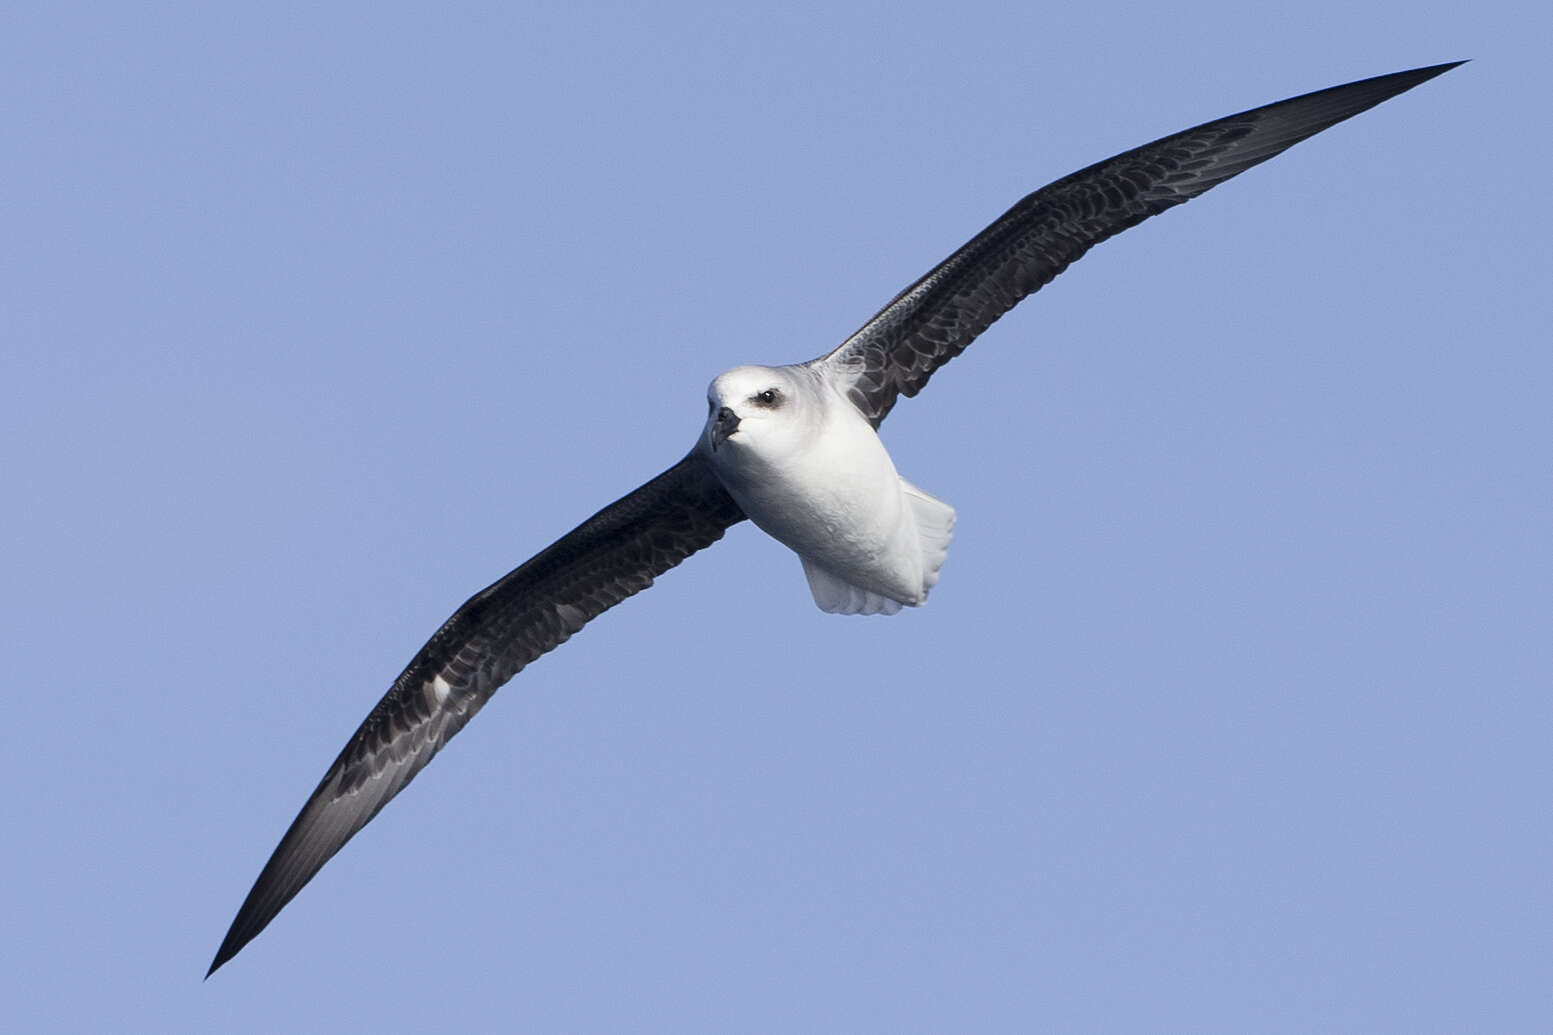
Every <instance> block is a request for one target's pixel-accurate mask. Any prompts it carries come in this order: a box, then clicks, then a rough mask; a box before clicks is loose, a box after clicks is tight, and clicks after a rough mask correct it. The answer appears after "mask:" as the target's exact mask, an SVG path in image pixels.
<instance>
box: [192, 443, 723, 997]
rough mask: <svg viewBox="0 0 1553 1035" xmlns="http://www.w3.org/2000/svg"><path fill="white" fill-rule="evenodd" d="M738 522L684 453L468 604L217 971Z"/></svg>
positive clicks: (411, 671)
mask: <svg viewBox="0 0 1553 1035" xmlns="http://www.w3.org/2000/svg"><path fill="white" fill-rule="evenodd" d="M743 518H744V515H743V513H742V512H740V510H739V507H738V505H737V504H736V503H734V501H733V499H732V498H731V497H730V496H729V495H728V493H727V491H726V490H724V489H723V487H722V485H721V483H719V482H718V481H717V479H716V477H715V476H714V475H713V474H712V472H711V469H710V468H709V467H708V465H707V463H706V461H705V460H703V459H702V458H701V457H700V456H699V455H698V454H697V453H694V452H692V453H691V454H690V455H689V456H687V457H686V458H685V459H684V460H682V461H680V462H679V463H678V464H676V465H675V466H674V467H672V468H670V469H669V470H668V471H665V472H664V473H663V474H661V475H659V476H658V477H657V478H654V479H653V480H652V481H650V482H648V483H647V484H646V485H643V486H642V487H641V488H639V489H637V490H636V491H635V492H633V493H631V494H630V495H628V496H626V497H624V498H623V499H621V500H619V501H617V502H615V503H613V504H611V505H610V506H608V507H605V508H604V509H603V510H601V511H599V512H598V513H597V514H595V515H594V516H593V517H591V518H589V519H588V520H587V521H585V522H583V524H581V525H579V526H578V527H577V528H576V529H574V530H573V531H572V532H570V533H569V534H568V535H566V536H565V537H563V538H562V539H560V540H559V541H558V542H556V543H555V544H554V545H552V546H550V547H549V548H548V549H546V550H545V551H544V552H543V553H541V554H539V555H538V556H536V557H534V558H533V559H532V560H530V561H528V562H527V563H525V564H524V565H523V566H522V567H520V568H518V569H516V570H515V571H513V572H511V573H510V574H508V575H507V576H505V577H504V578H502V579H501V580H499V581H498V582H496V583H494V584H493V585H491V586H489V587H487V588H486V589H483V590H481V591H480V592H479V593H476V594H475V595H474V596H473V597H471V598H470V599H469V600H468V601H467V602H466V603H465V604H464V606H462V607H460V608H459V609H458V610H457V611H456V612H455V613H454V614H453V617H451V618H449V619H448V620H447V622H446V623H445V624H444V625H443V626H442V628H441V629H438V630H437V633H436V635H435V636H433V637H432V638H431V640H430V641H429V642H428V643H427V644H426V646H424V647H422V648H421V650H420V653H418V654H417V655H416V656H415V659H414V660H413V661H411V662H410V664H409V667H407V668H406V669H405V670H404V672H403V673H401V674H400V676H399V678H398V679H396V680H394V685H393V687H392V688H391V689H390V690H389V691H388V693H386V694H384V695H383V699H382V700H381V701H379V702H378V704H377V707H375V708H373V709H372V713H371V714H370V715H368V716H367V718H366V721H364V722H363V723H362V724H361V727H360V728H359V729H358V730H356V733H355V734H354V735H353V736H352V737H351V738H350V742H349V743H348V744H346V745H345V750H344V751H342V752H340V757H339V758H337V759H335V761H334V764H333V765H332V766H330V767H329V771H328V773H327V774H325V776H324V778H323V781H322V782H321V783H320V784H319V785H318V789H317V790H315V791H314V792H313V796H312V797H311V798H309V799H308V802H307V804H306V805H305V806H303V808H302V811H301V813H300V814H299V815H298V816H297V818H296V820H295V822H293V823H292V824H291V829H290V830H288V831H287V832H286V836H285V837H284V838H282V839H281V842H280V845H279V846H278V847H277V848H276V849H275V852H274V854H273V855H272V856H270V861H269V862H268V863H267V864H266V865H265V867H264V870H263V871H262V872H261V873H260V874H259V879H258V880H257V881H256V882H255V883H254V886H253V890H252V891H250V892H249V893H248V898H247V899H246V900H245V901H244V902H243V906H242V909H240V910H239V911H238V914H237V918H236V919H235V920H234V921H232V927H231V930H229V931H228V932H227V936H226V940H225V941H223V942H222V944H221V948H220V950H219V951H218V952H217V953H216V958H215V961H214V962H213V963H212V964H211V966H210V970H211V972H214V971H215V969H216V968H217V967H219V966H221V964H223V963H225V962H226V961H227V960H229V959H231V958H232V957H233V956H234V955H236V954H237V952H238V950H239V949H241V948H242V947H243V946H244V945H246V944H247V943H248V942H249V940H251V939H252V938H253V937H254V936H255V935H257V934H258V933H259V932H260V931H262V930H263V929H264V927H265V925H267V924H268V923H269V922H270V921H271V920H272V919H274V917H275V915H276V914H277V913H279V912H280V910H281V908H282V907H283V906H285V904H286V903H287V902H289V901H291V898H292V896H294V895H295V894H296V893H297V892H298V891H300V890H301V889H302V886H303V885H305V884H306V883H307V882H308V881H309V880H311V879H312V878H313V875H314V874H316V873H317V872H318V870H319V868H320V867H322V866H323V864H324V863H325V862H327V861H328V860H329V859H330V857H332V856H333V855H334V853H336V852H338V851H339V850H340V848H341V846H343V845H344V844H345V842H346V841H349V840H350V839H351V837H352V836H353V835H355V833H356V832H357V831H358V830H360V829H361V828H362V827H364V826H366V824H367V823H368V821H370V820H371V819H372V817H373V816H375V815H377V813H378V810H379V809H381V808H382V807H383V806H384V805H386V804H387V803H388V802H389V800H390V799H391V798H393V796H394V795H396V794H398V793H399V792H400V791H401V790H402V789H403V788H404V786H405V784H407V783H409V782H410V780H412V779H413V778H414V777H415V774H416V773H418V772H420V771H421V769H423V768H424V767H425V765H426V763H427V762H429V761H431V759H432V756H433V755H435V754H436V753H437V752H438V751H439V750H441V749H442V746H443V745H444V744H446V743H447V742H448V740H449V739H451V738H452V736H453V734H455V733H457V732H458V731H459V730H461V729H463V728H464V724H465V723H467V722H468V721H469V720H470V719H471V718H473V717H474V715H475V713H476V712H478V711H479V710H480V709H481V707H483V706H484V704H485V702H486V701H488V700H490V699H491V695H492V694H494V693H495V692H496V691H497V689H498V688H499V687H501V685H502V684H503V683H505V682H507V680H509V679H511V678H512V677H513V676H514V675H516V674H517V673H518V671H519V670H521V669H522V668H523V667H524V666H525V665H527V664H528V663H529V662H531V661H533V660H534V659H535V658H537V657H539V656H540V655H541V654H544V653H546V652H547V651H550V650H553V649H554V648H555V647H556V646H558V645H559V644H561V643H563V642H565V641H566V639H567V638H568V637H570V636H571V635H572V633H574V632H576V631H577V630H578V629H581V628H582V627H583V625H584V624H585V623H587V622H588V621H589V620H590V619H592V618H595V617H597V616H598V615H600V614H602V613H603V612H604V611H606V610H608V609H609V608H611V607H613V606H614V605H616V604H618V603H620V601H622V600H624V599H625V598H626V597H628V596H631V595H632V594H633V593H637V592H640V591H641V590H644V589H646V588H647V587H648V586H650V585H652V581H653V579H654V577H656V576H658V575H661V574H662V573H663V572H665V571H668V570H669V569H670V568H672V567H674V566H675V565H676V564H678V563H679V562H680V561H682V560H684V559H685V558H686V557H689V556H690V555H691V554H693V553H695V552H696V551H697V550H700V549H702V548H703V547H706V546H710V545H711V544H712V543H714V542H716V541H717V540H718V539H720V538H722V535H723V532H724V531H725V530H726V529H727V528H728V527H729V526H731V525H733V524H735V523H737V522H739V521H741V520H743Z"/></svg>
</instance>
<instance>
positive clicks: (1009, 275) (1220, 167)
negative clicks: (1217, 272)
mask: <svg viewBox="0 0 1553 1035" xmlns="http://www.w3.org/2000/svg"><path fill="white" fill-rule="evenodd" d="M1463 63H1464V62H1461V61H1454V62H1450V63H1448V64H1441V65H1432V66H1430V67H1427V68H1417V69H1413V70H1411V71H1406V72H1395V73H1392V74H1390V75H1382V76H1376V77H1374V78H1372V79H1363V80H1360V81H1358V82H1353V83H1348V84H1346V85H1344V86H1334V87H1331V88H1329V89H1325V90H1318V91H1316V92H1314V93H1308V94H1303V95H1301V96H1299V97H1292V98H1290V99H1288V100H1284V101H1279V102H1277V103H1275V104H1269V105H1265V106H1264V107H1260V108H1253V109H1251V110H1249V111H1244V112H1241V113H1239V114H1237V115H1230V116H1227V117H1226V118H1222V119H1218V120H1215V121H1213V122H1206V123H1204V124H1202V125H1200V126H1195V127H1193V128H1192V129H1188V130H1183V131H1182V132H1180V133H1175V134H1172V135H1170V136H1167V137H1162V138H1160V139H1159V140H1156V141H1154V142H1153V143H1150V144H1144V145H1143V146H1142V147H1138V148H1134V149H1133V150H1131V151H1126V152H1124V153H1122V154H1119V155H1116V156H1115V157H1113V158H1108V159H1106V160H1105V161H1103V162H1097V163H1096V164H1094V165H1091V166H1089V167H1087V168H1085V169H1081V170H1079V171H1078V172H1076V173H1073V174H1071V175H1069V176H1065V177H1063V178H1062V179H1060V180H1057V181H1056V182H1055V183H1051V184H1049V185H1047V186H1045V187H1042V188H1041V189H1040V190H1038V191H1036V192H1035V193H1033V194H1030V195H1028V196H1027V197H1025V198H1024V199H1022V200H1021V201H1020V202H1019V203H1018V204H1016V205H1015V206H1014V207H1013V208H1011V209H1009V210H1008V211H1007V212H1005V213H1004V214H1003V215H1002V216H1001V217H999V218H998V219H997V220H996V221H995V222H993V223H992V225H991V226H989V227H987V228H986V229H985V230H983V231H982V232H981V233H979V234H977V235H976V236H975V237H973V238H972V239H971V240H970V241H969V242H968V243H967V244H966V245H965V246H964V247H962V248H961V249H960V250H959V251H957V252H955V253H954V254H953V255H951V256H949V258H947V259H945V260H944V261H943V262H941V263H939V264H938V265H937V266H935V267H934V268H933V269H932V270H931V271H929V272H928V273H927V274H926V275H925V276H924V277H922V278H921V279H920V280H918V281H917V282H916V283H915V284H912V285H911V286H910V287H908V288H906V290H904V291H902V292H901V293H900V294H899V295H896V296H895V298H894V299H893V300H891V302H890V303H889V304H888V305H886V306H885V307H884V308H883V309H881V310H880V311H879V312H878V313H877V314H876V315H875V316H874V317H873V318H872V319H870V320H869V321H868V322H867V323H865V324H864V325H863V326H862V327H861V328H859V329H858V331H857V332H856V333H855V334H853V335H852V336H851V337H850V338H848V339H847V340H846V341H845V342H843V343H842V344H841V345H840V346H839V347H838V348H836V349H835V350H834V351H833V352H831V353H829V354H828V355H825V356H822V357H820V358H819V359H816V360H812V361H811V363H810V364H809V365H811V366H817V367H821V368H823V369H824V371H825V373H826V374H827V375H828V376H830V377H833V378H835V379H836V381H837V383H839V384H842V385H845V386H846V388H847V394H848V397H849V398H850V399H851V400H852V402H853V404H854V405H856V406H857V408H858V409H859V410H860V411H861V412H862V414H863V415H864V416H865V417H867V418H868V419H869V421H871V422H872V423H873V425H874V427H876V428H877V427H878V426H879V424H880V423H881V422H883V420H884V418H885V417H886V416H887V415H888V414H889V412H890V409H891V408H892V407H893V406H894V405H895V402H896V399H897V398H898V397H899V396H901V395H905V396H907V397H908V398H909V397H911V396H914V395H916V394H917V393H918V392H919V391H921V390H922V387H923V386H924V385H926V384H927V382H928V379H929V378H930V377H932V376H933V373H934V372H935V371H936V370H938V368H939V367H941V366H943V365H944V364H945V363H947V362H949V361H950V360H951V359H953V358H954V357H955V356H958V355H959V354H960V353H961V352H963V351H964V350H965V348H966V347H967V346H968V345H970V343H971V342H972V341H974V340H975V339H976V336H977V335H979V334H980V333H981V332H982V331H984V330H986V329H987V328H988V327H989V326H991V325H992V323H993V321H995V320H997V319H998V317H1000V316H1002V315H1003V314H1004V313H1006V312H1008V311H1009V310H1010V309H1012V308H1013V307H1014V306H1015V305H1017V304H1018V303H1019V301H1020V300H1021V299H1023V298H1025V297H1026V296H1027V295H1030V294H1032V293H1034V292H1036V291H1038V290H1040V289H1041V288H1042V287H1044V286H1045V285H1046V284H1047V283H1049V282H1050V281H1051V280H1052V278H1054V277H1056V276H1057V275H1058V274H1059V273H1061V272H1062V271H1063V270H1065V269H1067V268H1068V266H1069V265H1071V264H1072V263H1073V262H1075V261H1076V260H1077V259H1079V258H1080V257H1081V256H1082V255H1083V254H1084V253H1085V252H1087V251H1088V250H1089V249H1090V248H1092V247H1094V246H1095V245H1096V244H1099V243H1100V242H1101V241H1104V240H1105V239H1106V238H1108V237H1111V236H1112V235H1114V234H1118V233H1121V232H1122V231H1123V230H1126V229H1127V228H1128V227H1132V226H1136V225H1137V224H1138V223H1141V222H1142V221H1143V220H1145V219H1147V218H1149V217H1150V216H1152V215H1156V214H1158V213H1160V212H1163V211H1165V210H1166V209H1168V208H1172V207H1174V206H1176V205H1179V204H1181V203H1182V202H1185V201H1188V200H1190V199H1191V198H1194V197H1196V196H1197V195H1199V194H1202V193H1203V192H1204V191H1207V190H1209V189H1211V188H1213V187H1215V186H1217V185H1218V184H1220V183H1223V182H1224V181H1225V180H1227V179H1229V178H1230V177H1232V176H1236V175H1238V174H1240V173H1242V172H1244V171H1245V170H1247V169H1249V168H1251V167H1252V166H1253V165H1256V164H1258V163H1260V162H1265V161H1266V160H1267V159H1269V158H1272V157H1274V156H1275V155H1278V154H1280V153H1281V152H1283V151H1284V150H1286V149H1287V148H1289V147H1292V146H1293V145H1295V144H1297V143H1299V142H1300V141H1301V140H1304V139H1306V138H1307V137H1311V136H1314V135H1315V134H1317V133H1319V132H1321V131H1322V130H1324V129H1327V128H1329V127H1331V126H1334V125H1336V124H1337V123H1339V122H1342V121H1343V120H1344V119H1347V118H1350V117H1352V116H1354V115H1357V114H1359V113H1360V112H1362V111H1365V110H1367V109H1369V108H1373V107H1374V106H1375V105H1377V104H1380V103H1381V102H1382V101H1385V100H1389V99H1390V98H1392V97H1395V96H1396V95H1397V94H1399V93H1403V92H1404V91H1406V90H1410V89H1412V88H1413V87H1415V86H1417V85H1418V84H1420V83H1422V82H1425V81H1426V80H1429V79H1433V78H1434V77H1435V76H1437V75H1440V74H1442V73H1444V72H1448V71H1450V70H1451V69H1452V68H1455V67H1456V66H1457V65H1460V64H1463Z"/></svg>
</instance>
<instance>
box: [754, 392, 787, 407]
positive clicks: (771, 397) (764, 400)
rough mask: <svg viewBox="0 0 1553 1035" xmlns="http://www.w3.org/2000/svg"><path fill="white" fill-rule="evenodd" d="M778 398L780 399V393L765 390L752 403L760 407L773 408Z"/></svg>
mask: <svg viewBox="0 0 1553 1035" xmlns="http://www.w3.org/2000/svg"><path fill="white" fill-rule="evenodd" d="M780 398H782V393H781V392H779V391H777V390H776V389H775V388H767V389H766V390H765V391H764V392H760V393H759V394H757V395H756V396H755V398H754V400H753V401H754V402H756V403H759V404H760V405H761V406H775V405H776V404H777V400H778V399H780Z"/></svg>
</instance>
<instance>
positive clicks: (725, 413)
mask: <svg viewBox="0 0 1553 1035" xmlns="http://www.w3.org/2000/svg"><path fill="white" fill-rule="evenodd" d="M738 430H739V415H738V414H737V413H734V412H733V411H732V410H730V409H729V408H728V407H726V406H724V407H723V408H722V409H720V410H718V411H717V419H716V420H715V421H713V422H712V431H711V436H712V452H714V453H715V452H717V447H718V446H720V445H722V444H723V442H725V441H726V440H727V439H728V437H729V436H730V435H732V434H734V433H735V432H736V431H738Z"/></svg>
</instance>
